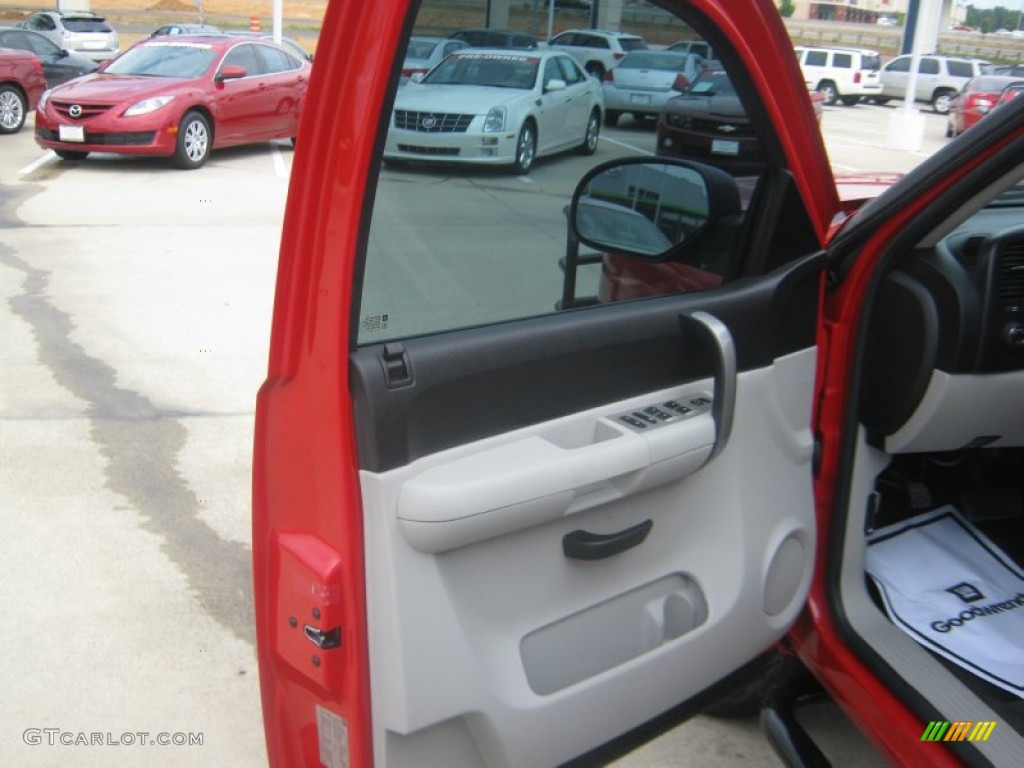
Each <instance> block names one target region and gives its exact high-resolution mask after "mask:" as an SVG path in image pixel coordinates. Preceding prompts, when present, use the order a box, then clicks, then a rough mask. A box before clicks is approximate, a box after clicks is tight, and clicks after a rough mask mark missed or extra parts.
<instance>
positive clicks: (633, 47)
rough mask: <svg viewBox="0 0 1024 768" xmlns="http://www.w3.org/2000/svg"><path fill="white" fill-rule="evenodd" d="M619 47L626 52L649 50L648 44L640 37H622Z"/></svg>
mask: <svg viewBox="0 0 1024 768" xmlns="http://www.w3.org/2000/svg"><path fill="white" fill-rule="evenodd" d="M619 45H621V46H622V50H624V51H645V50H647V43H645V42H644V41H643V39H642V38H639V37H620V38H619Z"/></svg>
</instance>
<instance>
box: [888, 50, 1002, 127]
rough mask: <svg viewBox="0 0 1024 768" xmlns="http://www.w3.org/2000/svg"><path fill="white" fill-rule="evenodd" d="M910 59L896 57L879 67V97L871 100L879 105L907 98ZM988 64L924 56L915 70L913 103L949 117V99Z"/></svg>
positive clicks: (977, 60)
mask: <svg viewBox="0 0 1024 768" xmlns="http://www.w3.org/2000/svg"><path fill="white" fill-rule="evenodd" d="M910 60H911V57H910V56H909V55H907V56H897V57H896V58H895V59H893V60H892V61H890V62H887V63H886V65H885V66H884V67H882V93H881V94H880V95H879V96H878V97H876V98H875V101H877V102H878V103H879V104H884V103H885V102H887V101H888V100H889V99H902V98H903V97H905V96H906V94H907V81H908V80H909V79H910ZM986 66H988V62H987V61H984V60H982V59H968V58H964V57H963V56H943V55H940V54H934V53H933V54H928V55H927V56H922V57H921V62H920V63H919V64H918V66H917V84H916V85H915V87H914V98H915V100H916V101H926V102H928V103H929V104H931V105H932V109H934V110H935V111H936V112H938V113H939V114H940V115H946V114H949V110H950V108H951V107H952V103H953V99H954V98H955V97H956V95H957V94H958V93H959V92H960V89H961V88H963V87H964V85H965V84H966V83H967V81H968V80H970V79H971V78H972V77H977V76H978V75H980V74H982V70H983V69H984V68H985V67H986Z"/></svg>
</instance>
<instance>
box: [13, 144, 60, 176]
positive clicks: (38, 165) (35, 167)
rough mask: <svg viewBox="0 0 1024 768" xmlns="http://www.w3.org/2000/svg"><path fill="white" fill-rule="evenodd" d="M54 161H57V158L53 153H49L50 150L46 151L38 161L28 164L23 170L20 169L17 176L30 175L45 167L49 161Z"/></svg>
mask: <svg viewBox="0 0 1024 768" xmlns="http://www.w3.org/2000/svg"><path fill="white" fill-rule="evenodd" d="M56 159H57V156H56V155H55V154H53V152H51V151H50V150H47V151H46V152H45V153H44V154H43V156H42V157H40V158H39V159H38V160H36V161H34V162H31V163H29V164H28V165H26V166H25V167H24V168H22V169H21V170H20V171H18V175H19V176H28V175H29V174H30V173H32V171H35V170H38V169H39V168H41V167H42V166H44V165H46V164H47V163H48V162H50V161H51V160H56Z"/></svg>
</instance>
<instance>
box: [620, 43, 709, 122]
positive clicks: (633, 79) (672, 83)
mask: <svg viewBox="0 0 1024 768" xmlns="http://www.w3.org/2000/svg"><path fill="white" fill-rule="evenodd" d="M703 70H704V59H703V58H702V57H700V56H698V55H697V54H695V53H680V52H677V51H630V52H629V53H627V54H626V55H625V56H623V57H622V58H621V59H619V61H618V62H617V63H616V64H615V66H614V67H612V68H611V69H609V70H608V71H607V72H605V73H604V76H603V77H602V78H601V80H602V82H601V86H602V88H603V89H604V108H605V112H604V124H605V125H608V126H613V125H615V124H616V123H617V122H618V121H619V116H620V115H622V113H623V112H629V113H631V114H632V115H633V117H634V118H636V119H637V120H643V119H644V118H645V117H651V118H657V117H658V115H659V114H660V113H661V108H662V107H663V106H665V102H666V101H668V100H669V99H670V98H672V97H673V96H678V95H679V93H680V92H681V91H682V90H683V89H684V88H686V86H688V85H689V84H690V83H692V82H693V81H694V80H695V79H696V78H697V75H699V74H700V73H701V72H702V71H703Z"/></svg>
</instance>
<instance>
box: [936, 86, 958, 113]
mask: <svg viewBox="0 0 1024 768" xmlns="http://www.w3.org/2000/svg"><path fill="white" fill-rule="evenodd" d="M955 97H956V94H955V93H954V92H953V91H946V90H944V91H937V92H936V93H935V96H934V97H933V98H932V109H934V110H935V111H936V112H938V113H939V114H940V115H948V114H949V110H951V109H952V108H953V99H954V98H955Z"/></svg>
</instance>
